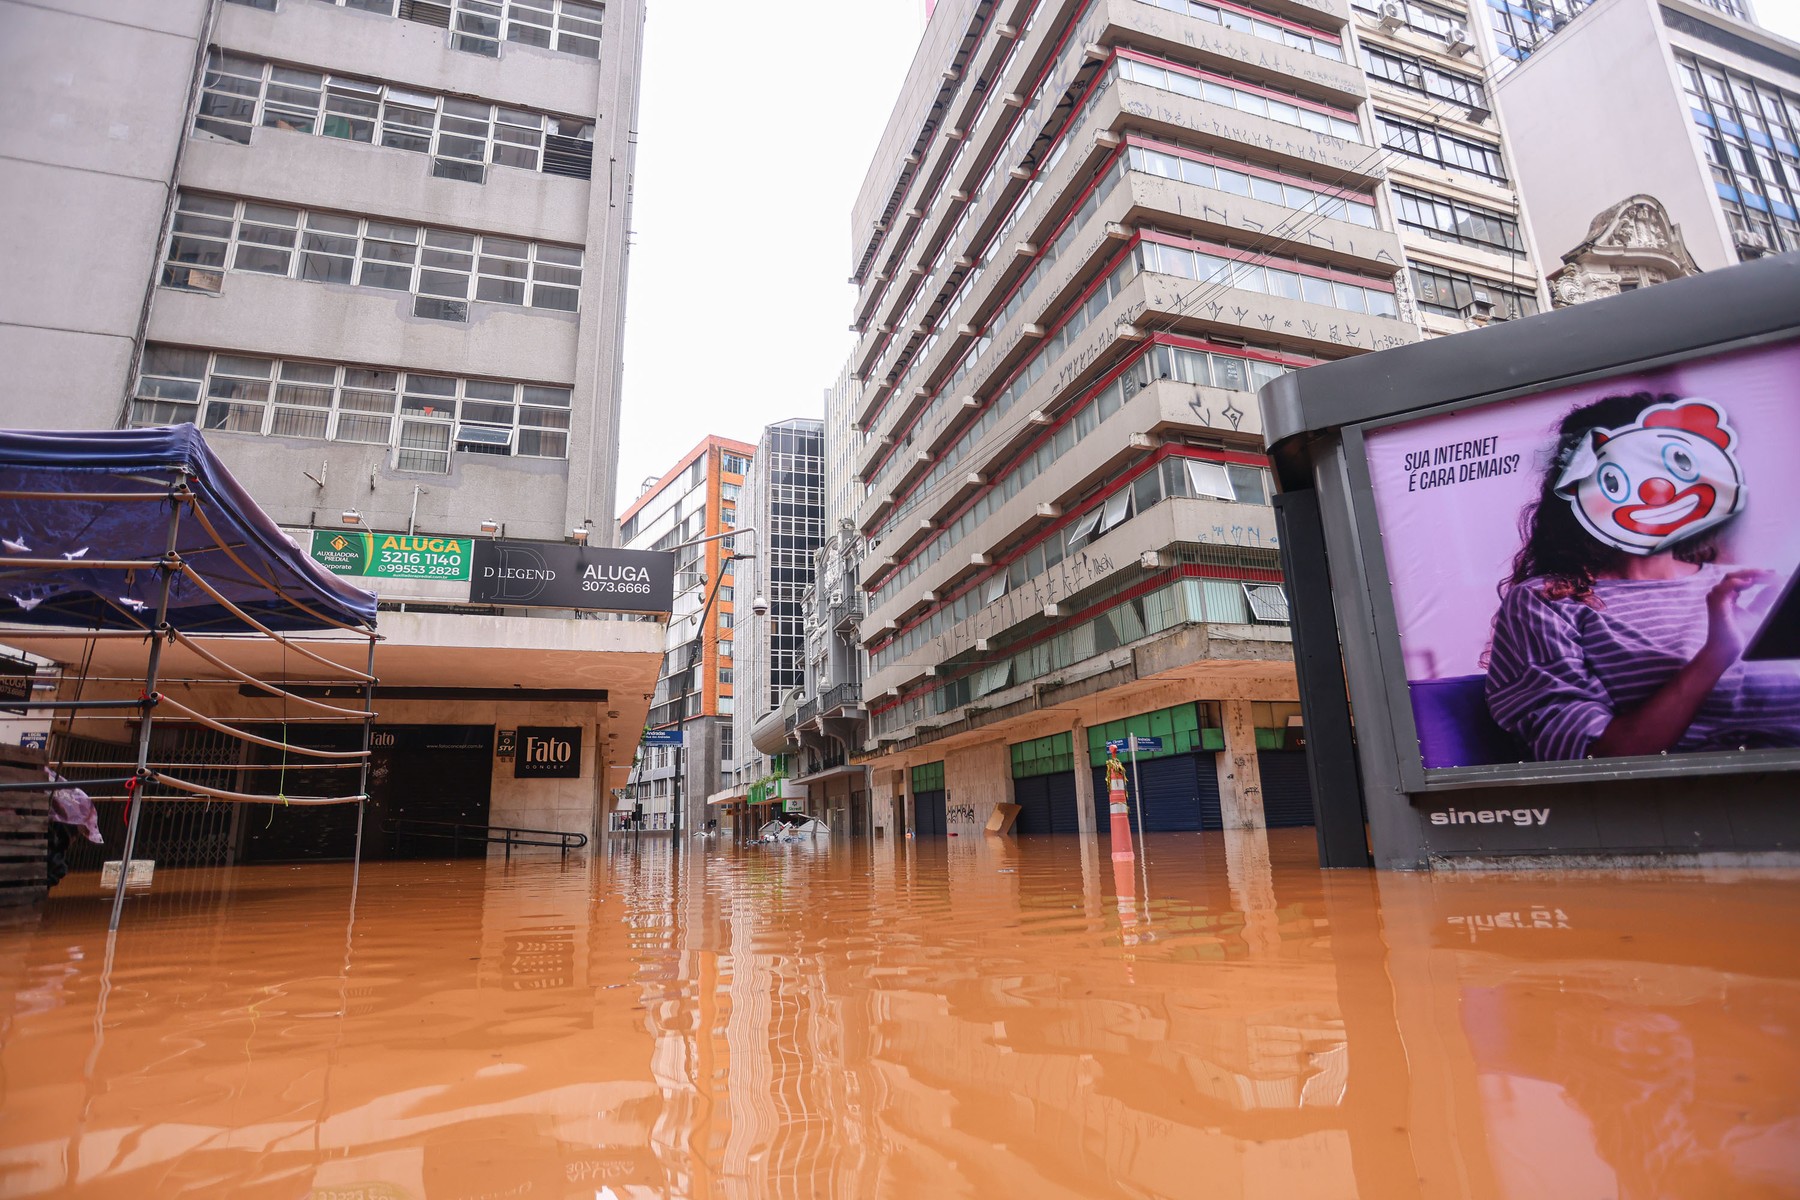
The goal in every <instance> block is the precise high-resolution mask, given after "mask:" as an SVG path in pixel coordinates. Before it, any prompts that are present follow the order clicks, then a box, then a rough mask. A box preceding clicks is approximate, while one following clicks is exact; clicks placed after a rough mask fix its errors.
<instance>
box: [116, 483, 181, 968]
mask: <svg viewBox="0 0 1800 1200" xmlns="http://www.w3.org/2000/svg"><path fill="white" fill-rule="evenodd" d="M189 474H190V473H189V472H188V470H187V469H186V468H185V467H184V468H182V469H181V470H180V471H179V472H178V473H177V475H176V478H175V482H174V483H172V484H171V485H170V486H169V537H168V541H167V544H166V545H165V547H164V550H163V557H162V561H161V562H160V563H158V564H157V568H156V569H157V571H158V572H160V574H161V576H162V586H161V587H160V588H159V589H158V592H157V598H156V619H155V621H154V622H152V624H151V626H150V660H149V662H148V663H147V664H146V665H145V667H144V698H143V706H144V709H143V712H144V715H143V719H142V720H141V721H140V722H139V723H138V747H137V774H136V778H135V780H134V781H133V782H132V783H131V784H128V785H126V792H127V794H128V795H129V796H130V797H131V799H130V800H129V801H128V802H127V807H128V810H129V811H128V812H127V815H126V818H125V847H124V853H123V854H122V855H121V856H120V859H119V882H118V886H117V887H115V888H114V889H113V906H112V917H111V918H110V919H109V920H108V921H107V923H106V928H107V931H108V932H109V933H110V932H114V931H116V930H117V929H118V928H119V915H120V913H122V912H123V911H124V910H125V881H126V879H128V878H129V877H130V875H131V852H132V851H133V850H134V849H135V848H136V846H137V833H138V822H139V821H140V820H142V819H143V815H144V788H145V785H146V784H147V783H148V782H149V779H150V730H151V727H152V726H153V725H154V724H155V723H156V672H157V668H158V667H159V666H161V665H162V650H163V643H164V642H165V641H167V640H168V637H169V589H170V588H171V587H172V586H173V584H174V582H175V573H176V572H177V571H179V570H180V569H181V560H180V558H179V557H177V556H176V553H175V547H176V543H177V539H178V538H179V536H180V533H181V506H182V504H183V503H185V502H186V501H187V499H188V498H189V496H190V493H189V492H188V490H187V481H188V479H189Z"/></svg>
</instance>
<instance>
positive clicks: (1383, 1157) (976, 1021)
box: [0, 829, 1800, 1200]
mask: <svg viewBox="0 0 1800 1200" xmlns="http://www.w3.org/2000/svg"><path fill="white" fill-rule="evenodd" d="M1142 849H1143V848H1141V850H1142ZM1107 851H1108V844H1107V843H1106V842H1104V841H1100V842H1096V841H1093V840H1091V839H1090V840H1087V841H1086V842H1084V841H1082V840H1080V839H1076V838H1059V839H1049V838H1037V839H1030V838H1028V839H1023V840H1021V841H1017V842H1014V841H1008V840H1003V839H994V838H987V839H967V838H964V839H952V840H948V841H935V842H934V841H916V842H915V841H901V842H893V841H876V842H866V841H859V842H847V841H840V842H839V843H838V844H837V845H835V846H823V845H822V846H819V847H812V846H777V847H768V848H745V847H735V846H729V845H722V844H719V845H714V846H712V847H710V848H705V849H698V850H696V851H695V852H694V853H692V854H690V855H688V856H687V857H686V861H685V862H684V863H683V864H682V865H681V866H680V868H679V869H677V868H676V867H675V866H674V865H672V858H671V854H670V851H669V847H668V845H667V844H666V842H663V841H649V840H646V841H645V842H644V843H643V844H642V846H641V847H638V848H633V847H632V846H631V845H630V844H629V843H627V844H626V845H625V846H624V847H622V848H615V849H612V850H609V851H605V852H602V853H600V854H598V855H596V856H595V857H594V858H593V859H592V860H591V861H590V860H586V859H581V858H574V857H572V858H571V859H570V860H569V861H568V862H567V863H566V864H564V863H562V862H559V861H558V860H557V859H555V858H554V857H553V856H552V857H550V858H547V859H535V860H525V859H515V860H514V861H513V862H512V863H511V864H507V863H505V862H503V861H501V860H498V859H496V860H493V861H490V862H487V863H482V862H479V861H476V862H469V861H462V862H453V863H376V864H371V865H368V866H365V867H364V868H363V870H362V873H361V878H360V883H359V886H358V890H357V895H356V899H355V905H354V910H352V906H351V871H350V869H349V867H348V866H338V865H324V866H321V865H311V866H292V867H255V868H237V869H233V870H228V871H227V870H222V871H212V872H208V871H190V872H173V871H171V872H167V873H166V874H159V875H158V876H157V879H156V888H155V890H154V892H152V893H150V894H149V895H147V896H145V897H143V898H140V899H136V900H134V901H132V902H131V903H130V904H129V905H128V906H127V909H126V914H125V922H124V927H123V929H122V930H121V933H120V936H119V939H118V941H117V943H116V945H115V947H114V949H113V951H112V953H111V957H110V961H109V952H108V946H107V939H106V934H105V924H106V920H105V918H106V901H105V898H104V897H103V896H102V895H101V893H100V892H99V890H98V888H97V886H96V880H95V879H94V878H93V877H91V876H82V877H75V878H71V879H70V880H68V881H67V882H65V883H64V884H63V885H62V886H61V887H59V888H58V889H57V891H56V893H55V894H54V895H53V899H52V900H51V902H50V905H49V907H48V908H47V909H46V910H45V912H44V914H43V917H42V919H41V920H40V921H36V922H34V923H32V924H29V925H23V926H17V927H14V928H11V929H7V930H3V931H0V972H3V975H0V1016H3V1018H4V1025H3V1026H0V1028H3V1030H4V1046H3V1048H0V1087H3V1089H4V1094H3V1108H0V1195H4V1196H6V1197H20V1196H42V1195H65V1194H66V1195H80V1196H120V1197H151V1196H175V1195H204V1196H232V1197H271V1198H273V1197H282V1198H299V1197H310V1198H312V1200H352V1198H356V1200H399V1198H403V1197H415V1198H422V1197H430V1198H432V1200H478V1198H490V1200H491V1198H500V1197H571V1198H572V1197H583V1198H584V1200H585V1198H590V1197H620V1198H625V1197H632V1198H637V1197H646V1198H647V1197H713V1196H721V1197H744V1198H752V1197H794V1198H799V1197H808V1198H812V1197H862V1196H894V1197H915V1196H917V1197H937V1196H982V1197H1004V1196H1033V1197H1100V1196H1109V1197H1110V1196H1119V1197H1147V1196H1166V1197H1187V1196H1205V1197H1218V1198H1235V1197H1245V1198H1257V1200H1290V1198H1312V1197H1318V1198H1338V1197H1363V1198H1365V1200H1388V1198H1392V1197H1482V1198H1488V1197H1492V1198H1497V1200H1524V1198H1528V1197H1575V1198H1583V1200H1588V1198H1591V1200H1602V1198H1616V1200H1625V1198H1633V1200H1636V1198H1646V1200H1647V1198H1652V1197H1656V1198H1668V1197H1697V1198H1698V1197H1775V1196H1795V1195H1800V1037H1797V1036H1796V1035H1797V1034H1800V876H1795V875H1793V874H1779V873H1773V872H1745V871H1735V872H1733V871H1720V872H1711V873H1700V872H1668V873H1661V874H1659V873H1655V872H1639V873H1636V874H1633V875H1630V876H1624V875H1611V874H1597V873H1572V872H1571V873H1559V872H1536V873H1531V874H1521V875H1511V876H1485V877H1464V878H1454V877H1445V876H1443V875H1438V876H1436V877H1428V876H1406V875H1392V874H1390V875H1384V876H1379V877H1378V876H1376V875H1375V874H1373V873H1370V872H1339V873H1331V874H1324V873H1321V872H1319V871H1318V870H1317V868H1316V867H1315V866H1314V863H1315V861H1316V860H1315V857H1314V847H1313V837H1312V832H1311V831H1310V830H1304V829H1300V830H1282V831H1275V832H1272V833H1270V834H1268V835H1266V838H1265V836H1264V835H1260V834H1241V835H1232V840H1230V841H1229V842H1228V841H1227V840H1226V836H1225V835H1221V834H1204V835H1201V834H1179V835H1177V834H1170V835H1152V837H1151V839H1150V841H1149V845H1148V847H1147V851H1146V852H1143V853H1141V855H1140V861H1139V862H1138V863H1137V864H1128V865H1127V868H1126V869H1124V870H1120V871H1117V872H1115V869H1114V867H1115V864H1114V863H1113V862H1112V860H1111V858H1110V856H1109V854H1108V852H1107ZM1131 865H1135V866H1136V867H1137V870H1136V871H1135V872H1133V871H1131V870H1130V866H1131ZM1122 887H1123V888H1128V889H1129V890H1130V892H1131V893H1133V895H1132V896H1131V898H1130V899H1127V900H1121V898H1120V894H1119V893H1120V891H1121V888H1122ZM1146 895H1147V896H1148V900H1147V901H1146Z"/></svg>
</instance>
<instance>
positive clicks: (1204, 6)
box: [1145, 0, 1344, 62]
mask: <svg viewBox="0 0 1800 1200" xmlns="http://www.w3.org/2000/svg"><path fill="white" fill-rule="evenodd" d="M1145 3H1147V4H1154V5H1155V6H1156V7H1157V8H1166V9H1168V10H1169V11H1170V12H1176V13H1182V14H1185V15H1186V16H1190V17H1196V18H1198V19H1199V20H1202V21H1205V22H1207V23H1208V24H1211V25H1223V26H1224V27H1225V28H1227V29H1235V30H1237V31H1238V32H1239V33H1249V34H1254V35H1255V36H1257V37H1259V38H1261V39H1262V40H1263V41H1265V42H1274V43H1275V44H1276V45H1277V46H1286V47H1287V48H1288V49H1290V50H1299V51H1301V52H1302V53H1305V54H1316V55H1318V56H1319V57H1320V58H1329V59H1330V60H1331V61H1332V62H1343V61H1344V48H1343V47H1342V46H1341V45H1339V44H1338V43H1337V42H1335V41H1333V40H1332V39H1330V38H1328V37H1326V36H1325V35H1324V34H1322V33H1315V32H1313V31H1312V30H1309V29H1301V28H1300V27H1298V26H1295V25H1287V24H1276V23H1275V22H1274V21H1267V20H1264V19H1263V18H1261V17H1258V16H1253V15H1251V10H1249V9H1240V8H1239V7H1238V6H1237V5H1234V4H1229V3H1219V4H1208V3H1206V0H1145Z"/></svg>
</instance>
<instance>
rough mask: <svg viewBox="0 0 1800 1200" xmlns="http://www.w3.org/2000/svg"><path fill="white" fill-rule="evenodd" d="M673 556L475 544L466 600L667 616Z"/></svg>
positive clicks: (558, 545)
mask: <svg viewBox="0 0 1800 1200" xmlns="http://www.w3.org/2000/svg"><path fill="white" fill-rule="evenodd" d="M674 594H675V556H674V554H672V553H670V552H668V551H666V550H665V551H649V550H612V549H607V548H603V547H598V546H591V547H590V546H575V545H570V544H568V543H564V542H511V541H504V542H503V541H483V542H477V543H475V569H474V573H473V576H472V578H471V580H470V584H469V600H470V601H471V602H472V603H475V604H504V605H521V606H534V607H543V608H593V609H613V610H623V611H629V612H668V611H669V609H670V607H671V606H672V605H673V603H674Z"/></svg>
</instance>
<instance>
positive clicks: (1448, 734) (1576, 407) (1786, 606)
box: [1364, 341, 1800, 778]
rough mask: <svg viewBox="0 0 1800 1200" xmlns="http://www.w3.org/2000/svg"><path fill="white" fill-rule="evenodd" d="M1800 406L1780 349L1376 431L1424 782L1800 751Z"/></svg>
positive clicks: (1793, 345)
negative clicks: (1619, 762) (1584, 764)
mask: <svg viewBox="0 0 1800 1200" xmlns="http://www.w3.org/2000/svg"><path fill="white" fill-rule="evenodd" d="M1797 396H1800V343H1797V342H1792V341H1789V342H1784V343H1780V344H1776V345H1772V346H1760V347H1754V348H1751V349H1745V350H1738V351H1734V352H1731V353H1727V354H1720V355H1715V356H1712V357H1708V358H1699V359H1693V360H1689V361H1686V362H1681V363H1678V364H1675V365H1672V366H1667V367H1662V368H1659V369H1656V370H1651V371H1644V372H1639V373H1635V374H1630V375H1622V376H1613V377H1610V378H1606V379H1601V380H1597V381H1591V382H1584V383H1582V384H1579V385H1577V386H1569V387H1560V388H1556V389H1553V390H1546V391H1541V392H1537V393H1534V394H1529V395H1524V396H1518V397H1514V398H1512V399H1507V400H1501V401H1497V402H1492V403H1480V404H1475V405H1471V406H1468V407H1462V408H1458V409H1454V410H1451V411H1443V412H1440V413H1438V414H1436V415H1431V416H1426V417H1419V418H1412V419H1406V420H1401V421H1399V422H1396V423H1392V424H1384V425H1379V426H1370V427H1367V428H1366V432H1365V434H1364V447H1365V454H1366V461H1367V466H1368V472H1369V483H1370V488H1371V492H1372V498H1373V502H1374V507H1375V512H1376V516H1377V520H1378V524H1379V529H1380V534H1381V542H1382V547H1381V549H1382V556H1383V558H1384V559H1385V563H1386V567H1387V572H1388V580H1389V588H1390V590H1391V598H1392V603H1393V613H1394V618H1395V624H1396V626H1397V632H1398V636H1399V642H1400V651H1401V655H1402V661H1403V663H1404V674H1405V679H1406V687H1407V691H1408V696H1409V699H1410V701H1411V708H1412V715H1413V719H1414V724H1415V726H1416V729H1417V733H1418V740H1419V755H1420V765H1421V766H1422V767H1423V768H1424V769H1425V770H1426V771H1427V772H1430V771H1432V770H1434V769H1446V768H1459V767H1477V766H1491V765H1495V764H1516V763H1529V764H1540V763H1550V762H1569V761H1578V760H1590V759H1594V760H1598V759H1629V758H1643V757H1646V756H1662V755H1681V754H1695V753H1709V752H1731V753H1734V754H1736V753H1746V752H1748V753H1751V754H1754V753H1756V752H1758V751H1783V750H1793V749H1796V748H1800V659H1796V658H1794V657H1792V655H1793V653H1794V651H1793V645H1794V638H1793V626H1794V624H1795V623H1796V622H1800V613H1797V612H1796V610H1795V603H1796V601H1795V597H1796V596H1800V588H1796V587H1794V586H1793V580H1794V577H1795V575H1796V572H1797V571H1800V520H1796V517H1800V464H1797V463H1796V454H1795V451H1796V448H1800V403H1797V402H1796V397H1797ZM1429 777H1430V776H1429V775H1428V778H1429Z"/></svg>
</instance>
